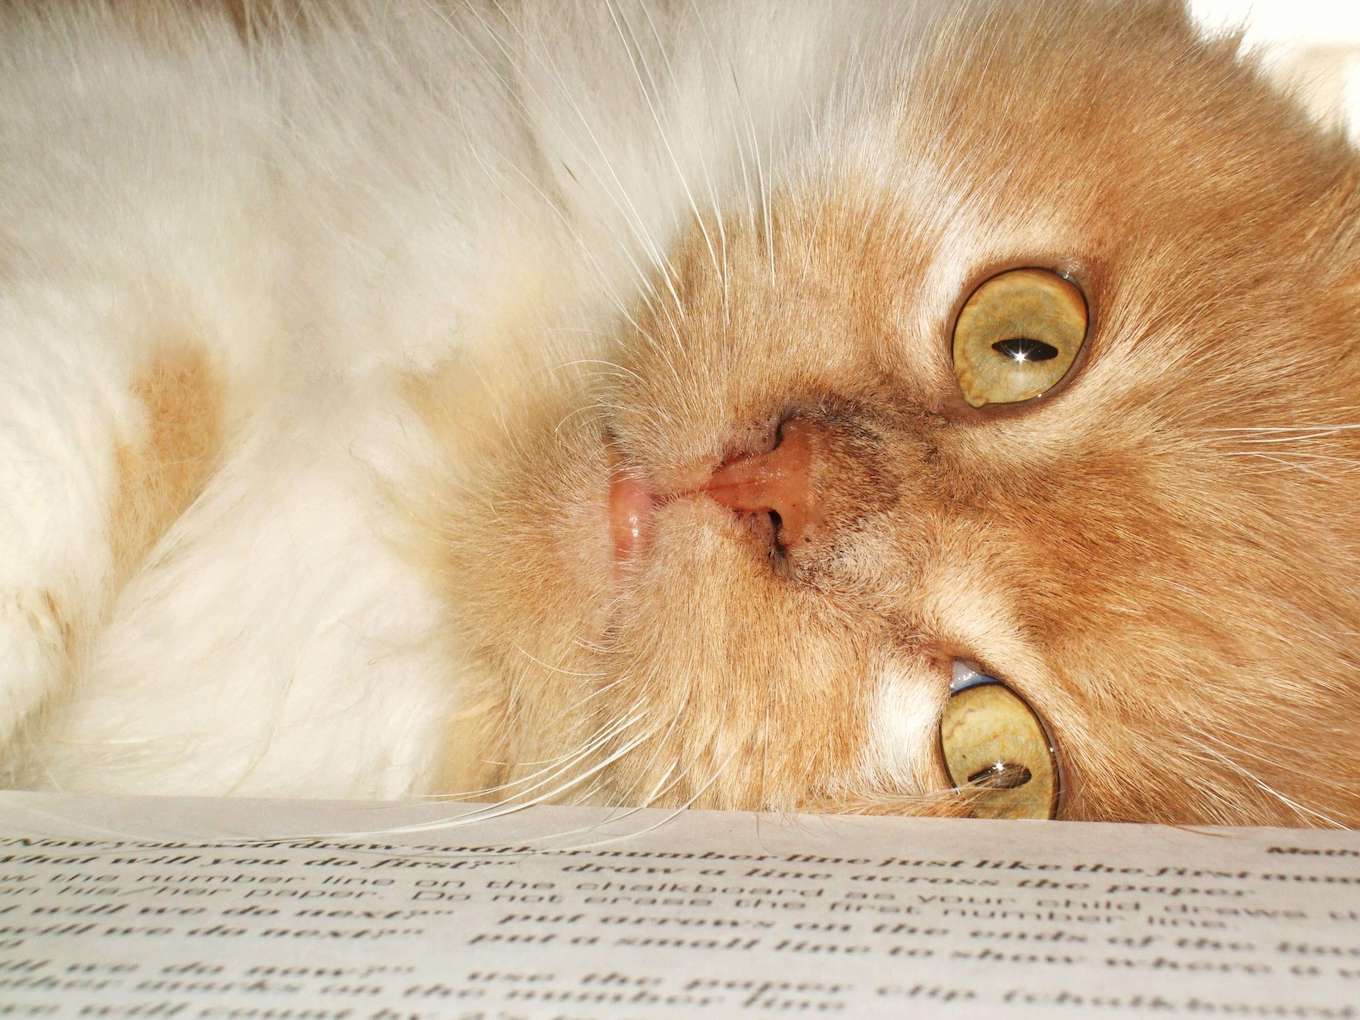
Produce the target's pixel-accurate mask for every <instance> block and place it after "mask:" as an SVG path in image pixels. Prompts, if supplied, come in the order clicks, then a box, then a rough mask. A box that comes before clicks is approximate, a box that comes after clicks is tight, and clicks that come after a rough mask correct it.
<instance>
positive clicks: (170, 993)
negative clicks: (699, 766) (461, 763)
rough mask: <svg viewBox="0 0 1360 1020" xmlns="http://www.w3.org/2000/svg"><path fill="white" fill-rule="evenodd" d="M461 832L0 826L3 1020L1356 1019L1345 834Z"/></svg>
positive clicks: (286, 815)
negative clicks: (25, 1019) (14, 1019)
mask: <svg viewBox="0 0 1360 1020" xmlns="http://www.w3.org/2000/svg"><path fill="white" fill-rule="evenodd" d="M468 811H469V809H468V808H467V807H466V806H458V807H453V808H450V807H447V806H438V805H428V806H413V805H409V804H407V805H391V804H384V805H360V804H327V803H317V802H298V803H295V802H279V801H274V802H261V801H254V802H252V801H208V800H153V799H135V800H99V801H85V800H77V799H70V798H58V797H52V796H44V795H33V794H13V793H11V794H0V1016H5V1017H9V1016H98V1017H194V1018H233V1020H302V1018H306V1020H347V1018H371V1020H397V1018H412V1020H416V1018H426V1017H429V1018H433V1017H458V1018H465V1020H513V1018H520V1017H524V1018H529V1017H553V1018H561V1020H589V1018H597V1017H598V1018H622V1017H627V1018H633V1017H637V1018H643V1017H646V1018H651V1017H694V1016H710V1017H728V1016H733V1017H776V1016H778V1017H783V1016H827V1015H839V1016H846V1017H907V1016H918V1015H919V1016H930V1017H953V1016H957V1017H1001V1018H1012V1017H1014V1018H1024V1017H1044V1018H1051V1017H1054V1016H1059V1017H1061V1016H1070V1017H1074V1018H1078V1017H1080V1018H1086V1017H1104V1016H1108V1017H1135V1016H1156V1017H1178V1016H1186V1017H1224V1016H1230V1017H1272V1018H1273V1017H1288V1018H1302V1020H1314V1018H1316V1020H1332V1018H1340V1020H1346V1018H1357V1017H1360V1006H1357V1004H1358V1003H1360V834H1357V833H1338V832H1318V831H1304V830H1280V829H1238V830H1223V829H1219V830H1195V831H1191V830H1177V829H1167V828H1159V827H1152V826H1125V825H1090V824H1077V823H1054V822H977V821H966V820H944V819H856V818H813V817H803V818H798V819H793V820H785V821H779V820H776V819H772V818H770V817H768V816H755V815H749V814H724V813H708V812H692V813H687V814H683V815H680V816H678V817H674V818H672V817H671V816H670V815H669V814H668V813H666V812H661V811H646V812H633V813H623V812H608V811H603V810H597V809H585V808H534V809H531V810H529V811H524V812H520V813H518V814H513V815H508V816H503V817H499V818H496V817H493V815H494V814H495V809H487V810H484V811H480V812H474V813H472V814H467V812H468ZM460 814H462V815H464V822H463V823H462V824H458V823H451V822H450V819H452V818H454V817H455V816H458V815H460ZM667 819H669V820H668V821H667ZM662 822H664V824H660V826H659V827H657V826H658V824H659V823H662ZM649 829H651V830H652V831H646V830H649ZM317 833H344V835H338V836H317V835H315V834H317ZM247 837H250V838H253V840H254V841H253V842H246V841H244V840H245V838H247ZM550 848H556V849H550Z"/></svg>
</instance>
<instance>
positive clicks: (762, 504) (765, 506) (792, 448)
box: [698, 418, 820, 549]
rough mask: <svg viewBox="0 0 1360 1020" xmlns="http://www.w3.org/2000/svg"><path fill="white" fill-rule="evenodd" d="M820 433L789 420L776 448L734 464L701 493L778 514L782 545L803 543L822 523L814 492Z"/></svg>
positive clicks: (724, 468)
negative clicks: (818, 435)
mask: <svg viewBox="0 0 1360 1020" xmlns="http://www.w3.org/2000/svg"><path fill="white" fill-rule="evenodd" d="M814 432H815V429H814V428H813V426H812V425H811V424H809V423H808V422H806V421H803V420H802V419H798V418H795V419H793V420H791V421H789V422H786V423H785V425H784V427H783V429H782V430H781V433H780V440H779V445H778V446H776V447H775V448H774V449H773V450H771V451H770V452H769V453H762V454H756V455H753V456H749V457H742V458H741V459H739V460H734V461H729V462H728V463H726V464H724V465H722V466H721V467H720V468H718V470H716V471H714V472H713V476H712V477H711V478H709V480H708V481H707V482H706V483H705V484H704V485H703V486H701V487H700V488H699V490H698V491H700V492H703V493H705V494H707V495H708V496H710V497H712V498H713V499H715V500H717V501H718V502H719V503H721V504H722V505H723V506H725V507H730V508H731V509H733V510H743V511H748V512H757V513H760V512H767V513H774V514H778V515H779V532H778V538H779V542H780V544H781V545H783V546H784V548H786V549H792V548H794V547H795V546H798V545H801V544H802V543H803V542H805V541H807V540H808V538H809V537H811V534H812V532H813V531H814V530H815V528H816V525H817V524H818V522H819V519H820V512H819V508H818V506H817V503H816V500H815V499H814V496H813V492H812V458H813V450H814V446H815V439H814Z"/></svg>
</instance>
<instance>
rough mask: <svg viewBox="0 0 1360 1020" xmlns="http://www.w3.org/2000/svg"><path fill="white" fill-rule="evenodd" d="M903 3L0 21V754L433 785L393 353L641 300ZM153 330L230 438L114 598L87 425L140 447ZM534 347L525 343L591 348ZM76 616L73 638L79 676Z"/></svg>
mask: <svg viewBox="0 0 1360 1020" xmlns="http://www.w3.org/2000/svg"><path fill="white" fill-rule="evenodd" d="M686 6H687V5H679V7H681V8H685V7H686ZM931 9H933V8H932V7H931V6H930V5H914V6H913V7H911V8H909V9H908V10H906V11H895V10H894V9H893V8H892V6H891V5H882V6H881V7H880V6H879V5H875V4H865V5H857V6H855V7H854V8H853V9H850V8H846V7H842V6H840V5H821V4H813V5H807V6H800V7H781V8H780V9H779V11H778V12H777V13H776V12H775V11H774V10H773V8H772V7H771V6H769V5H767V4H763V3H761V4H755V3H753V4H748V5H740V6H737V7H730V6H728V5H725V4H721V5H720V4H717V3H707V4H702V5H700V7H699V10H700V13H701V17H700V18H699V20H698V21H694V20H692V19H689V18H683V19H682V18H680V17H676V18H675V19H674V20H673V21H667V20H666V19H665V17H663V15H662V14H661V13H660V12H656V11H651V12H649V11H648V10H647V9H646V8H643V7H639V6H637V5H635V4H632V3H623V4H603V5H602V4H581V5H579V6H576V7H572V8H571V9H569V10H563V9H561V5H557V4H551V5H549V4H541V5H535V4H530V5H527V6H526V7H525V8H524V9H523V10H522V11H518V12H516V13H514V14H513V15H512V23H511V24H510V25H509V26H508V27H505V26H501V27H495V26H494V23H495V22H496V18H497V14H496V10H495V8H494V7H492V6H488V7H486V8H481V7H477V6H473V5H468V6H464V5H451V8H450V9H449V10H447V11H442V10H438V9H436V8H435V5H428V6H427V5H424V4H410V5H386V4H379V3H374V4H373V5H372V9H371V10H370V11H368V12H367V13H366V14H364V15H363V16H362V17H361V18H360V19H359V20H360V21H364V22H367V29H366V31H364V32H360V33H357V34H355V35H347V34H346V33H343V32H341V33H334V34H331V35H328V36H325V37H323V38H322V39H321V41H317V40H315V39H314V40H312V41H298V40H291V41H290V40H285V41H283V42H280V43H277V44H271V46H270V47H269V48H266V49H262V50H260V51H259V52H257V53H256V54H255V55H254V56H249V55H247V54H246V53H245V52H244V51H243V50H242V49H241V48H240V47H239V46H238V45H237V42H236V40H235V37H234V36H233V34H232V32H231V30H230V28H229V27H228V26H227V25H226V24H225V23H223V24H216V23H213V24H211V25H208V26H207V27H205V28H203V29H202V32H203V36H202V42H201V43H200V44H199V45H196V46H192V47H189V48H188V51H187V53H186V54H182V55H175V54H172V53H170V52H162V51H158V50H156V49H154V48H151V49H144V48H141V47H139V46H138V45H137V44H136V43H135V41H134V40H133V38H132V37H131V36H129V35H127V34H126V33H125V32H124V31H123V30H122V29H120V28H119V27H118V26H117V24H116V23H115V22H114V21H112V20H110V19H109V18H108V17H106V16H104V15H101V14H99V13H94V12H88V11H87V12H86V13H83V14H58V13H54V12H49V15H50V17H49V20H48V21H47V22H46V23H45V24H38V23H37V22H34V23H31V24H25V23H22V19H18V23H16V24H14V25H7V26H6V27H5V30H4V32H3V40H2V41H0V224H2V226H0V670H3V672H0V746H3V745H4V743H5V742H6V741H7V740H8V738H9V736H10V734H11V733H12V731H14V730H15V729H16V728H18V727H20V726H21V724H24V723H25V722H26V721H27V722H29V723H32V724H33V725H32V726H31V733H30V736H31V737H32V738H33V741H32V742H31V743H26V744H25V745H24V747H25V748H26V749H27V750H26V752H25V754H24V756H23V758H22V760H19V761H16V762H14V763H12V768H13V770H14V772H15V774H16V777H17V778H18V779H19V780H20V781H22V782H25V783H28V784H34V785H47V786H57V787H65V788H73V789H74V788H79V789H85V790H117V791H127V792H134V791H159V792H183V793H189V792H194V793H229V792H230V793H252V794H282V793H308V794H313V795H326V796H355V795H371V796H396V795H400V794H405V793H419V792H423V791H425V790H427V789H428V788H429V784H430V782H431V781H432V779H433V771H434V770H433V768H432V760H433V758H434V756H435V755H436V754H437V753H438V740H439V731H440V726H441V725H442V723H443V722H444V721H445V719H446V718H447V715H448V713H449V712H450V711H451V710H452V708H453V706H454V704H455V703H456V692H455V691H452V690H450V689H449V688H448V680H447V678H448V676H449V675H450V673H452V674H453V675H454V676H455V677H456V675H457V671H458V669H459V668H461V667H462V664H461V663H460V662H459V661H458V660H457V654H458V653H457V650H456V649H449V648H445V647H443V646H441V645H440V643H439V642H438V641H437V640H436V639H435V637H434V634H435V632H436V623H437V619H438V613H439V611H440V605H441V603H440V602H439V600H438V599H437V598H436V593H435V592H433V591H431V590H430V588H429V587H428V584H427V582H426V581H425V580H424V579H423V578H422V576H421V575H420V574H419V573H417V572H416V571H414V570H412V569H411V568H410V566H409V565H408V564H407V563H406V562H405V561H404V560H403V558H402V552H401V550H402V548H403V536H402V535H400V534H395V533H394V531H393V529H394V528H396V527H398V526H399V525H400V521H397V520H394V515H393V509H392V504H391V502H390V501H388V499H387V497H386V495H385V493H386V492H387V490H388V489H389V488H391V487H397V488H400V487H401V486H403V485H405V484H409V483H410V482H411V481H412V478H413V475H412V473H413V472H416V471H418V469H419V468H418V465H419V464H420V463H421V462H422V456H423V453H424V443H425V438H424V437H423V436H422V434H421V428H422V427H421V424H420V423H419V421H418V420H416V418H415V417H414V416H413V415H411V414H410V413H409V412H407V411H404V410H403V405H402V402H401V400H400V399H399V398H398V396H397V391H398V388H399V385H400V379H401V377H402V376H403V374H405V373H410V372H419V371H423V370H427V369H430V368H431V367H433V366H436V365H440V364H441V363H445V362H447V361H448V360H449V359H456V358H458V357H460V356H461V352H465V351H468V350H474V351H476V352H478V354H479V355H482V356H485V355H486V354H487V352H488V350H489V349H492V348H494V345H495V344H496V343H497V342H498V339H499V337H500V336H501V335H502V334H503V333H504V332H505V329H506V326H505V324H506V322H507V320H508V319H513V318H514V317H515V316H516V315H518V314H520V313H522V311H523V308H524V306H525V305H526V304H528V303H532V304H534V306H535V307H536V308H537V309H538V310H539V311H540V312H541V313H542V314H543V317H544V318H545V319H547V320H549V321H551V320H552V319H553V318H554V316H556V318H557V319H558V321H561V322H562V326H563V335H569V334H570V333H571V329H569V328H568V327H577V326H581V325H582V324H586V325H593V324H594V323H595V322H596V321H597V320H596V319H595V318H593V316H596V315H598V314H606V313H612V312H613V311H614V310H615V309H617V308H619V307H621V306H626V305H628V304H630V303H632V302H633V301H634V300H635V298H634V295H635V294H636V293H637V291H638V290H639V288H641V289H642V292H643V296H644V299H645V296H646V290H647V287H649V286H651V285H650V284H646V283H645V282H644V281H645V279H646V277H647V276H648V274H649V273H650V271H651V270H652V269H653V268H655V267H658V266H664V264H665V258H666V256H665V252H666V249H667V246H668V243H669V241H670V238H671V236H672V235H673V233H674V231H675V230H676V228H677V226H678V225H679V224H681V223H682V222H685V221H687V220H688V218H689V217H691V216H693V215H694V214H696V213H697V214H700V215H708V214H710V213H712V212H714V211H715V210H719V209H722V210H729V209H732V208H736V209H744V210H745V212H746V215H748V216H749V217H750V218H751V219H753V220H759V219H760V218H761V217H762V216H766V215H768V211H767V207H766V205H765V201H766V198H767V196H768V193H769V190H770V189H771V188H772V187H773V186H774V182H775V181H776V180H777V179H778V177H779V176H780V175H782V174H787V173H795V172H796V173H804V174H806V173H815V172H816V158H815V155H816V153H817V152H818V151H820V144H821V142H822V140H823V139H824V136H825V133H826V132H827V131H829V130H831V125H840V126H839V127H838V128H837V130H846V131H851V130H854V128H853V125H851V126H850V127H846V126H845V118H846V115H847V112H848V111H850V110H856V109H862V110H866V111H869V112H872V110H873V106H874V102H876V101H881V100H882V97H883V96H885V95H887V94H888V92H887V90H886V89H885V86H886V85H887V84H888V83H889V81H890V79H891V78H892V77H893V76H894V75H895V74H897V73H898V71H899V69H900V66H901V64H902V61H903V60H905V59H907V58H908V56H909V53H910V44H911V41H912V40H913V39H914V38H916V36H917V33H918V32H919V31H920V24H919V23H920V22H921V21H922V20H924V19H925V18H926V17H927V16H928V13H927V12H928V11H929V10H931ZM682 21H683V23H684V25H683V26H682V24H681V22H682ZM684 32H688V33H690V36H689V37H686V38H681V37H680V36H681V33H684ZM695 33H697V34H698V36H699V37H698V38H695V37H694V35H695ZM639 54H642V56H639ZM847 67H849V68H852V69H853V72H854V73H845V69H846V68H847ZM507 81H512V82H513V87H512V86H511V85H507ZM847 83H848V84H847ZM875 97H877V98H875ZM866 115H867V114H866ZM922 172H924V171H922ZM710 243H711V245H712V250H713V252H714V257H715V259H718V258H720V257H721V255H720V251H721V238H713V239H711V240H710ZM950 261H951V264H954V263H957V262H958V258H957V255H953V256H951V257H950ZM961 271H962V270H961V269H960V268H958V267H957V266H956V267H955V268H953V269H951V271H950V281H952V280H953V278H954V277H957V276H958V275H959V274H960V272H961ZM662 278H663V279H664V274H663V277H662ZM563 307H571V308H573V309H584V311H579V310H578V311H573V312H572V313H571V315H570V317H569V319H568V321H562V320H563V319H564V318H566V315H565V313H562V312H560V311H557V310H558V309H560V308H563ZM166 330H171V331H172V332H176V333H177V336H176V337H175V338H176V339H178V338H180V337H179V336H178V334H182V338H184V339H187V340H190V341H192V342H193V343H195V344H197V345H199V346H200V347H201V348H202V349H203V350H204V351H206V352H207V354H208V355H209V356H210V359H211V363H212V364H213V366H214V367H215V369H216V371H217V372H219V373H220V375H221V376H222V378H223V380H224V382H225V387H226V397H227V408H226V411H227V450H226V454H225V460H224V463H223V464H222V466H221V468H220V470H219V471H218V473H217V474H216V475H215V476H214V477H213V478H212V480H211V482H210V484H209V486H208V488H207V490H206V491H205V492H204V493H203V494H202V496H201V497H200V498H199V499H198V500H197V501H196V502H195V503H194V504H193V505H192V506H191V507H190V508H189V510H188V511H187V512H186V513H185V514H184V516H183V517H182V518H181V519H180V520H178V521H177V522H176V523H175V524H174V526H173V527H172V528H171V530H170V531H169V533H168V534H166V535H165V536H164V537H163V539H162V540H161V541H160V543H159V544H158V546H157V547H156V548H155V549H154V550H152V553H151V555H150V556H149V558H148V560H147V561H146V563H145V564H144V566H143V567H142V569H141V570H140V572H139V573H138V574H137V575H136V576H135V577H133V578H132V580H131V581H130V582H129V583H128V584H127V585H126V586H125V587H123V588H122V590H121V591H118V592H116V593H112V592H110V591H109V590H108V585H109V576H108V575H109V549H108V545H107V529H108V519H109V513H110V506H111V501H112V500H113V498H114V497H113V493H114V489H115V487H116V484H117V479H116V470H115V460H114V449H115V444H116V443H117V442H127V443H131V444H134V445H135V443H136V442H137V440H138V439H139V437H143V436H144V435H145V431H146V427H147V426H146V422H145V410H144V409H143V408H142V407H141V406H140V405H139V404H138V403H137V401H136V400H135V399H134V398H133V397H132V395H131V392H130V387H131V385H132V382H133V380H134V379H135V377H136V374H137V372H138V370H139V368H140V367H141V366H142V365H143V364H144V362H145V359H146V358H147V356H148V354H149V352H150V351H152V350H153V347H154V345H155V344H156V343H158V342H163V341H164V340H165V339H166V338H165V335H164V334H165V331H166ZM552 343H553V344H554V345H556V347H555V348H554V350H553V352H552V357H545V361H549V362H550V361H552V360H553V358H557V357H558V356H560V358H561V359H562V360H565V359H566V358H568V357H588V356H589V355H590V354H591V353H592V347H591V344H592V343H593V341H591V340H588V339H582V340H579V341H567V340H561V339H560V338H557V339H554V340H553V341H552ZM546 346H547V341H545V347H546ZM493 363H494V361H493ZM468 370H469V371H470V370H471V369H470V368H469V369H468ZM54 606H55V607H57V609H56V610H55V611H54V609H53V607H54ZM68 625H74V626H77V627H80V628H86V629H88V630H89V631H90V632H91V633H92V634H93V639H92V643H91V645H90V647H89V649H88V652H87V654H85V655H84V656H83V657H82V658H80V659H79V660H78V661H77V662H76V666H77V667H78V668H76V669H75V670H74V672H72V671H71V669H70V668H69V666H68V663H67V660H66V657H65V652H64V650H63V647H62V640H63V638H62V627H63V626H68ZM450 657H453V663H452V669H450V663H449V659H450ZM894 675H895V674H892V671H889V672H888V673H885V675H884V678H883V681H882V683H881V684H880V687H879V693H878V694H877V695H876V697H877V699H878V701H877V704H878V709H877V711H878V712H879V717H880V722H879V723H878V724H877V725H878V727H879V730H880V737H879V738H877V744H876V747H877V750H875V751H874V752H873V753H872V755H871V757H873V758H874V760H875V761H876V763H877V764H875V765H874V769H875V771H880V772H886V773H890V774H892V775H897V776H901V775H902V774H903V773H904V771H905V772H906V773H910V774H911V775H912V776H914V777H916V780H917V781H918V782H919V780H920V776H921V769H922V768H923V766H922V765H921V760H923V759H921V760H918V759H920V756H919V755H915V756H911V757H909V758H903V757H902V753H903V752H902V751H901V747H902V746H903V743H902V742H903V741H904V740H906V739H908V738H910V739H911V740H913V741H915V746H918V747H919V746H922V743H921V740H920V739H919V738H920V733H921V731H923V729H925V728H926V723H925V722H924V718H925V717H924V716H923V715H922V712H921V711H920V710H919V706H920V704H921V702H920V701H919V700H917V699H916V698H915V696H914V695H913V694H912V693H911V691H910V690H907V689H906V687H910V686H911V684H913V683H919V682H920V680H919V678H916V679H914V680H911V682H910V683H908V682H907V680H904V679H902V678H900V677H899V678H897V679H893V676H894ZM904 685H905V687H904ZM44 704H46V705H47V711H46V713H45V714H44V715H42V716H41V718H39V716H38V711H39V709H40V707H41V706H42V705H44ZM913 706H915V707H913ZM39 723H40V725H39Z"/></svg>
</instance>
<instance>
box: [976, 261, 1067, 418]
mask: <svg viewBox="0 0 1360 1020" xmlns="http://www.w3.org/2000/svg"><path fill="white" fill-rule="evenodd" d="M1086 324H1087V314H1086V299H1085V298H1084V297H1083V296H1082V293H1081V291H1080V290H1079V289H1078V288H1077V287H1076V285H1075V284H1073V283H1071V282H1070V281H1068V280H1067V279H1065V278H1064V277H1062V276H1059V275H1058V274H1057V273H1052V272H1049V271H1048V270H1046V269H1012V270H1011V271H1009V272H1006V273H1001V274H999V275H997V276H993V277H992V278H991V279H990V280H987V281H986V282H985V283H983V284H982V285H981V286H980V287H978V289H977V290H975V291H973V293H972V294H971V295H970V296H969V298H968V300H967V302H965V303H964V306H963V309H962V310H961V311H960V312H959V316H958V318H957V319H956V320H955V322H954V374H955V376H957V377H958V381H959V389H960V390H962V391H963V399H964V400H966V401H968V403H969V404H971V405H972V406H973V407H982V406H984V405H986V404H1014V403H1018V402H1019V401H1022V400H1032V399H1033V398H1035V397H1038V396H1042V395H1043V394H1044V393H1046V392H1048V391H1049V390H1050V389H1052V388H1053V387H1054V386H1056V385H1057V384H1058V383H1059V382H1061V381H1062V378H1063V376H1065V375H1066V374H1067V372H1068V370H1069V369H1071V367H1072V364H1073V362H1075V361H1076V360H1077V354H1078V353H1079V352H1080V351H1081V345H1082V343H1084V342H1085V340H1086Z"/></svg>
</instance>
